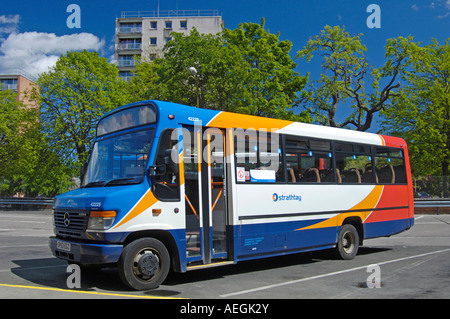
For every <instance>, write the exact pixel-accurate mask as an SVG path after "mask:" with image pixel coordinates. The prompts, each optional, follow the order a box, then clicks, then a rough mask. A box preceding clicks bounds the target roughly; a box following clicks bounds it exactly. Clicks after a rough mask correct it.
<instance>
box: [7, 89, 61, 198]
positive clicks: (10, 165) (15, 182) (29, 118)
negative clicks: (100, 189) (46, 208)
mask: <svg viewBox="0 0 450 319" xmlns="http://www.w3.org/2000/svg"><path fill="white" fill-rule="evenodd" d="M68 181H69V177H68V175H67V172H66V170H65V168H64V166H63V165H62V164H61V162H60V161H59V158H58V157H57V155H56V154H55V153H54V152H53V151H52V150H50V149H49V148H48V147H47V144H46V142H45V141H44V139H43V136H42V134H41V132H40V123H39V112H38V110H37V109H36V108H30V107H28V108H27V107H25V106H24V104H23V103H22V102H20V101H17V94H16V93H15V92H13V91H0V195H1V196H9V195H13V194H16V193H22V194H24V195H26V196H36V195H46V196H53V195H55V194H56V193H58V192H60V191H61V190H62V189H63V190H64V189H67V187H69V186H70V185H69V183H68Z"/></svg>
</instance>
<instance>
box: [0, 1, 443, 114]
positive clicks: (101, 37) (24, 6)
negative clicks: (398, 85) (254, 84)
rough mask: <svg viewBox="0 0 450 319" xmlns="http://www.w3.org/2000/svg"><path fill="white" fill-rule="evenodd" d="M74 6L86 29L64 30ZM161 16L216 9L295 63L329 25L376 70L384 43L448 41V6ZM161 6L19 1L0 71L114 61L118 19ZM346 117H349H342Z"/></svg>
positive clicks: (264, 8)
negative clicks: (75, 55)
mask: <svg viewBox="0 0 450 319" xmlns="http://www.w3.org/2000/svg"><path fill="white" fill-rule="evenodd" d="M70 4H77V5H79V6H80V11H81V28H79V29H77V28H73V29H70V28H68V26H67V23H66V21H67V18H68V17H69V15H70V13H67V12H66V11H67V7H68V6H69V5H70ZM159 4H160V10H176V9H179V10H197V9H214V10H218V11H219V13H220V14H221V15H222V18H223V20H224V21H225V27H226V28H229V29H235V28H237V27H238V24H239V23H242V22H255V23H260V22H261V18H262V17H264V18H265V20H266V25H265V26H266V28H267V29H269V30H270V32H272V33H278V32H279V33H280V38H281V39H282V40H286V39H288V40H290V41H291V42H292V43H293V49H292V52H291V56H292V57H293V58H294V57H295V54H296V53H297V51H298V50H301V49H302V48H303V46H304V45H305V44H306V42H307V41H308V39H309V38H310V37H312V36H315V35H317V34H319V33H320V31H321V30H323V29H324V26H325V25H330V26H334V25H340V26H345V28H346V30H347V31H348V32H350V33H351V34H353V35H357V34H360V33H362V34H363V36H362V41H363V43H364V44H365V45H366V46H367V48H368V51H367V58H368V60H369V63H370V64H371V65H372V66H373V67H381V66H382V65H383V63H384V61H385V60H384V53H385V51H384V46H385V44H386V40H387V39H389V38H394V37H398V36H404V37H406V36H409V35H412V36H414V39H415V41H420V42H422V43H423V44H429V43H430V42H431V39H432V38H436V39H437V40H438V41H439V43H441V44H443V43H444V42H445V40H446V39H448V38H449V37H450V0H307V1H305V0H296V1H294V0H276V1H274V0H270V1H269V0H239V1H238V0H227V1H223V0H160V1H159ZM370 4H377V5H378V6H379V7H380V10H381V14H380V18H381V28H372V29H371V28H369V27H368V26H367V22H366V20H367V18H368V17H369V15H370V14H371V13H368V12H366V11H367V7H368V6H369V5H370ZM157 8H158V0H146V1H144V0H89V1H87V0H57V1H55V0H52V1H50V0H40V1H36V0H21V1H1V3H0V69H1V68H21V69H23V70H25V71H27V72H29V73H31V74H33V75H36V74H38V73H40V72H44V71H47V70H48V67H50V66H52V65H54V64H55V63H56V60H57V59H58V57H59V56H60V55H61V54H64V53H66V52H67V51H72V50H82V49H87V50H96V51H98V52H100V54H101V55H102V56H104V57H106V58H108V59H110V60H112V57H113V55H114V29H115V18H116V17H119V16H120V14H121V12H122V11H151V10H156V9H157ZM295 62H296V63H298V67H297V71H298V72H300V74H302V75H305V74H306V73H308V72H309V73H310V78H311V79H317V78H318V77H319V76H320V72H321V68H320V60H319V59H313V61H312V62H311V63H309V64H308V63H306V62H305V61H298V60H295ZM343 116H345V115H344V114H342V115H341V117H343Z"/></svg>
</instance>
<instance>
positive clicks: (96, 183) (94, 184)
mask: <svg viewBox="0 0 450 319" xmlns="http://www.w3.org/2000/svg"><path fill="white" fill-rule="evenodd" d="M105 183H106V181H95V182H90V183H87V184H86V185H84V186H83V188H87V187H99V186H103V185H104V184H105Z"/></svg>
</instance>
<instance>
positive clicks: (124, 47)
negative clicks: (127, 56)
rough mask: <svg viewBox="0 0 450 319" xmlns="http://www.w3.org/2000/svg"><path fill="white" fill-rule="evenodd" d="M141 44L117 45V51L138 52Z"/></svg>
mask: <svg viewBox="0 0 450 319" xmlns="http://www.w3.org/2000/svg"><path fill="white" fill-rule="evenodd" d="M141 47H142V43H119V45H118V49H119V50H140V49H141Z"/></svg>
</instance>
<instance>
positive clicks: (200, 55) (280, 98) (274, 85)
mask: <svg viewBox="0 0 450 319" xmlns="http://www.w3.org/2000/svg"><path fill="white" fill-rule="evenodd" d="M172 37H173V39H172V40H171V41H169V42H168V43H167V45H166V46H165V48H164V57H163V58H159V59H156V60H155V61H153V62H151V63H148V62H146V61H141V63H139V64H138V67H137V68H136V76H135V77H134V78H133V79H132V81H131V89H132V92H141V93H137V94H135V95H140V96H141V97H144V98H150V99H152V98H154V99H162V100H169V101H171V102H178V103H183V104H188V105H194V106H195V105H197V98H198V101H199V106H200V107H204V108H210V109H217V110H223V111H232V112H238V113H245V114H252V115H260V116H266V117H275V118H283V119H297V120H306V121H307V120H308V116H307V115H305V114H300V115H296V114H294V112H293V110H292V106H293V105H294V104H295V101H296V99H297V98H298V96H297V93H298V92H299V91H300V90H301V89H302V88H303V87H304V85H305V84H306V81H307V80H306V77H302V76H300V75H299V74H298V73H297V72H296V71H294V69H295V67H296V64H295V63H294V62H293V61H292V59H291V57H290V56H289V52H290V50H291V47H292V43H290V42H289V41H279V38H278V36H277V35H274V34H271V33H269V32H267V31H266V30H265V29H264V20H263V23H262V24H261V25H259V24H254V23H244V24H240V25H239V28H238V29H236V30H228V29H225V30H224V31H223V32H222V33H221V34H217V35H211V34H209V35H204V34H200V33H199V32H198V31H197V30H195V29H193V30H192V31H191V33H190V34H189V35H183V34H177V33H172ZM190 67H194V68H195V69H196V70H197V73H196V74H194V75H193V74H191V73H190V72H189V68H190Z"/></svg>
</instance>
